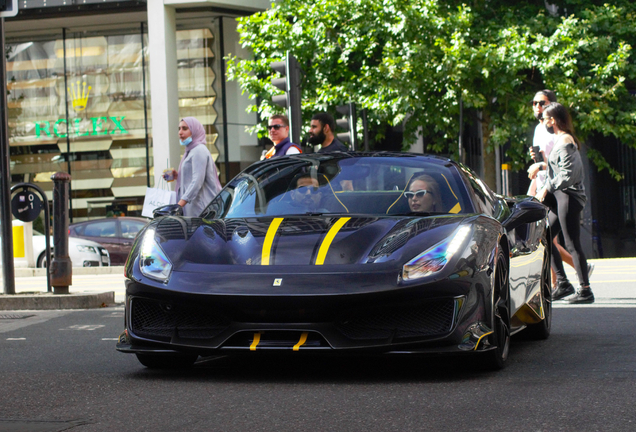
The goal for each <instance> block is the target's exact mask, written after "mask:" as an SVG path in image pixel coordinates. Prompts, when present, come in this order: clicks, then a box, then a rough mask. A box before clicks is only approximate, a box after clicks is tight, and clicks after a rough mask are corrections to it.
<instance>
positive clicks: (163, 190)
mask: <svg viewBox="0 0 636 432" xmlns="http://www.w3.org/2000/svg"><path fill="white" fill-rule="evenodd" d="M176 203H177V193H176V192H173V191H171V190H170V189H169V187H168V183H167V182H166V181H165V180H164V179H163V178H162V179H161V186H160V187H158V188H150V187H149V188H146V196H145V198H144V207H143V209H142V210H141V215H142V216H144V217H149V218H151V217H153V215H152V212H153V211H154V210H155V209H156V208H158V207H163V206H166V205H169V204H176Z"/></svg>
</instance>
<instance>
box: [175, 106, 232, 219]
mask: <svg viewBox="0 0 636 432" xmlns="http://www.w3.org/2000/svg"><path fill="white" fill-rule="evenodd" d="M179 141H180V142H181V145H182V146H185V148H186V151H185V154H184V155H183V157H182V158H181V162H180V163H179V170H178V171H176V172H175V171H173V174H174V178H175V179H176V180H177V186H176V191H177V202H178V204H179V205H180V206H181V207H183V215H184V216H199V215H200V214H201V212H202V211H203V209H204V208H205V207H206V206H207V205H208V204H210V202H211V201H212V199H213V198H214V197H215V196H216V195H217V194H218V193H219V192H220V191H221V182H219V176H218V172H217V170H216V165H215V164H214V160H213V159H212V155H211V154H210V152H209V150H208V148H207V147H206V146H205V144H206V141H205V129H204V128H203V125H202V124H201V123H200V122H199V121H198V120H197V119H195V118H194V117H185V118H184V119H182V120H181V121H180V122H179Z"/></svg>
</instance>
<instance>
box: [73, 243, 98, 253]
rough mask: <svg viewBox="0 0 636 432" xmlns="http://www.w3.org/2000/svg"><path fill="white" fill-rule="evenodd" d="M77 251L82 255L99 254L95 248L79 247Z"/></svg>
mask: <svg viewBox="0 0 636 432" xmlns="http://www.w3.org/2000/svg"><path fill="white" fill-rule="evenodd" d="M77 250H79V251H80V252H81V253H92V254H96V253H97V251H96V250H95V247H94V246H85V245H77Z"/></svg>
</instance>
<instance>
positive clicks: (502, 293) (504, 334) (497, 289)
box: [483, 250, 510, 370]
mask: <svg viewBox="0 0 636 432" xmlns="http://www.w3.org/2000/svg"><path fill="white" fill-rule="evenodd" d="M496 263H497V264H496V266H495V278H494V284H493V295H492V316H493V320H492V325H493V329H492V330H493V332H492V334H491V335H490V336H489V341H490V344H491V345H492V346H495V347H496V348H495V349H493V350H490V351H488V352H486V353H484V354H483V366H484V367H485V368H486V369H489V370H499V369H503V368H504V366H505V365H506V360H508V352H509V351H510V284H509V278H508V262H507V261H506V257H505V255H504V253H503V251H501V250H499V252H498V254H497V261H496Z"/></svg>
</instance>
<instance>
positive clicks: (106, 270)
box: [14, 266, 124, 277]
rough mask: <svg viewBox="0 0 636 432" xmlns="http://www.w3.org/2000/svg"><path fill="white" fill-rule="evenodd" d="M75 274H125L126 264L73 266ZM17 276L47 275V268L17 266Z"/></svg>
mask: <svg viewBox="0 0 636 432" xmlns="http://www.w3.org/2000/svg"><path fill="white" fill-rule="evenodd" d="M72 269H73V270H72V272H73V275H74V276H75V275H77V276H79V275H100V274H124V266H112V267H72ZM14 272H15V277H31V276H46V269H45V268H16V269H15V270H14Z"/></svg>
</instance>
